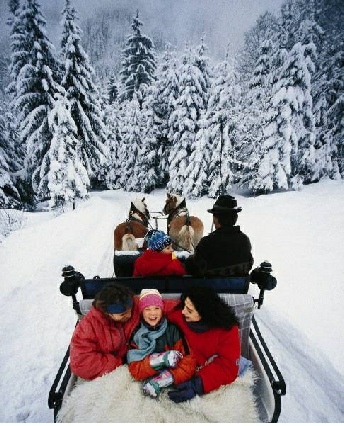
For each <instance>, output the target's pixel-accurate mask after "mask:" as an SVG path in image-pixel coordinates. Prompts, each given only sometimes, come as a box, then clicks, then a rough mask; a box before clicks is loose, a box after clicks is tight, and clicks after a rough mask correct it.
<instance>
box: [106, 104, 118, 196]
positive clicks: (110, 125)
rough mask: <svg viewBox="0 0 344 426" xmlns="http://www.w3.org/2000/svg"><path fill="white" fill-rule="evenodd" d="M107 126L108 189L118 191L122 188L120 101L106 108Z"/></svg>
mask: <svg viewBox="0 0 344 426" xmlns="http://www.w3.org/2000/svg"><path fill="white" fill-rule="evenodd" d="M105 125H106V126H107V129H108V137H107V141H106V146H107V151H108V164H109V166H108V171H107V173H106V186H107V188H108V189H118V188H120V176H121V165H120V164H119V159H118V152H119V147H120V144H121V133H120V125H119V104H118V99H117V100H116V101H113V102H112V103H111V104H107V105H106V106H105Z"/></svg>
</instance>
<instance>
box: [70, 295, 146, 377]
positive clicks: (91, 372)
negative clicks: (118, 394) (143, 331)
mask: <svg viewBox="0 0 344 426" xmlns="http://www.w3.org/2000/svg"><path fill="white" fill-rule="evenodd" d="M139 321H140V314H139V311H138V299H137V297H134V303H133V309H132V316H131V318H130V319H129V320H128V321H127V322H125V323H119V322H115V321H113V320H111V319H110V318H109V317H107V316H106V315H104V314H103V313H102V312H101V311H100V310H98V309H96V308H95V307H92V308H91V310H90V311H89V313H88V314H87V315H86V316H85V317H84V318H83V319H82V320H81V321H80V322H79V324H78V325H77V326H76V328H75V330H74V333H73V336H72V340H71V345H70V366H71V370H72V372H73V373H74V374H76V375H77V376H79V377H81V378H83V379H86V380H93V379H95V378H96V377H100V376H102V375H103V374H105V373H109V372H110V371H113V370H114V369H115V368H116V367H118V366H120V365H122V364H123V357H124V356H125V355H126V353H127V349H128V347H127V341H128V340H129V338H130V336H131V334H132V333H133V331H134V330H135V328H136V327H137V325H138V323H139Z"/></svg>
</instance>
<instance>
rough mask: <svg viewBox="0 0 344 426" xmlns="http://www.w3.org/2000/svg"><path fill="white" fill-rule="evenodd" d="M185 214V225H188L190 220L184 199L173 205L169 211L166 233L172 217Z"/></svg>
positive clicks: (168, 230) (168, 231)
mask: <svg viewBox="0 0 344 426" xmlns="http://www.w3.org/2000/svg"><path fill="white" fill-rule="evenodd" d="M182 216H185V225H187V226H190V225H191V220H190V215H189V210H188V209H187V208H186V203H185V199H184V200H183V201H182V202H181V203H180V204H179V205H178V206H177V207H175V208H174V209H173V210H172V211H171V213H170V214H169V215H168V217H167V233H168V234H169V233H170V226H171V222H172V220H173V219H175V218H176V217H182Z"/></svg>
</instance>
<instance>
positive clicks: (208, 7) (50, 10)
mask: <svg viewBox="0 0 344 426" xmlns="http://www.w3.org/2000/svg"><path fill="white" fill-rule="evenodd" d="M72 3H73V4H74V6H75V8H76V9H77V11H78V13H79V15H80V17H81V18H82V19H85V18H87V17H89V16H94V15H95V13H96V11H97V10H99V9H101V8H103V7H107V6H109V5H110V6H111V5H118V6H121V5H125V6H126V7H127V8H129V10H130V11H131V13H132V14H134V13H136V10H137V9H139V13H140V19H141V20H142V21H143V23H144V27H143V32H144V33H145V34H147V35H148V36H149V35H150V34H149V30H150V29H151V28H152V29H161V31H163V32H164V33H165V34H166V36H167V38H168V39H169V38H170V37H173V36H175V37H177V41H178V42H179V43H181V44H183V43H184V42H186V41H188V40H190V39H191V38H192V34H193V29H194V26H195V25H197V26H198V27H200V28H202V30H203V29H204V31H205V37H206V43H207V44H208V46H209V47H210V50H211V51H212V52H213V55H216V54H218V55H220V52H222V51H223V50H224V49H226V47H227V45H228V44H230V46H231V48H230V49H231V50H235V49H236V48H237V47H239V46H240V45H242V43H243V35H244V32H245V31H247V30H249V29H250V28H251V27H252V26H253V25H254V23H255V21H256V19H257V18H258V16H259V15H260V14H263V13H264V12H265V11H266V10H269V11H271V12H274V13H276V14H277V13H278V11H279V9H280V6H281V4H282V0H212V1H209V0H173V1H170V0H130V2H128V1H126V0H97V1H96V2H95V1H94V0H74V1H73V2H72ZM40 4H41V6H42V12H43V14H44V16H45V17H46V19H47V21H48V23H49V24H48V25H47V31H48V36H49V38H50V40H51V41H52V42H53V43H54V44H55V43H59V40H60V39H59V36H60V25H59V21H60V19H61V11H62V10H63V6H64V0H57V1H53V0H41V1H40ZM6 15H7V0H0V46H1V38H3V37H4V34H7V33H8V28H7V26H6V25H4V22H5V21H6ZM1 28H2V29H1ZM130 31H131V28H130V26H129V25H128V33H129V32H130ZM197 42H199V40H197ZM221 56H222V57H223V55H222V54H221Z"/></svg>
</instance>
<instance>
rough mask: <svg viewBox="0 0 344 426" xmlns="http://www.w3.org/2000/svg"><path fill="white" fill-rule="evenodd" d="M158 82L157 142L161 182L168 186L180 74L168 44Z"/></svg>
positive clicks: (158, 71) (156, 110) (161, 62)
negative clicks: (171, 127)
mask: <svg viewBox="0 0 344 426" xmlns="http://www.w3.org/2000/svg"><path fill="white" fill-rule="evenodd" d="M156 76H157V80H156V83H155V84H154V86H153V87H154V91H155V95H154V103H153V108H154V113H155V117H156V122H157V126H158V134H157V141H158V145H159V157H160V171H161V173H162V175H161V182H160V183H159V185H160V184H166V183H167V181H168V170H169V162H168V158H169V152H170V148H171V141H170V140H169V138H168V134H169V120H170V116H171V113H172V111H173V110H174V105H175V102H176V99H177V96H178V87H179V81H178V74H177V59H176V53H175V51H172V49H171V45H169V44H167V45H166V48H165V51H164V53H163V55H162V57H161V59H160V61H159V62H158V67H157V72H156Z"/></svg>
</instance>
